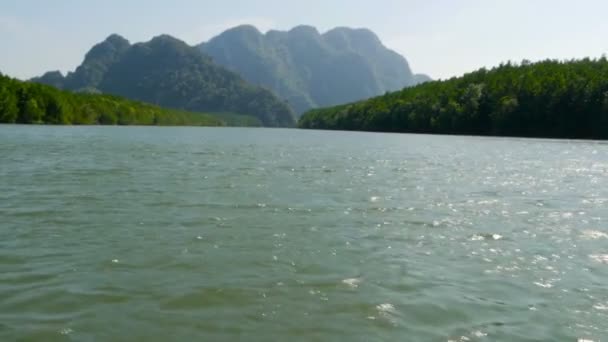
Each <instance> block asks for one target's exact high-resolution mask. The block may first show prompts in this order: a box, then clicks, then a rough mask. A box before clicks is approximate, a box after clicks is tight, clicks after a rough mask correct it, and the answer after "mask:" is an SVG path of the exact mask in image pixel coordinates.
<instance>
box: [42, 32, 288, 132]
mask: <svg viewBox="0 0 608 342" xmlns="http://www.w3.org/2000/svg"><path fill="white" fill-rule="evenodd" d="M60 76H61V77H60ZM32 81H35V82H40V83H45V84H50V85H53V86H56V87H60V88H63V89H66V90H75V91H86V92H101V93H106V94H113V95H120V96H124V97H127V98H130V99H134V100H139V101H144V102H149V103H153V104H156V105H160V106H163V107H169V108H176V109H182V110H188V111H197V112H222V113H237V114H243V115H250V116H254V117H256V118H258V119H259V120H260V121H261V122H262V123H263V124H264V125H266V126H293V125H294V123H295V116H294V113H293V111H292V110H291V109H290V107H289V106H288V105H287V104H286V103H285V102H284V101H282V100H280V99H279V98H277V97H276V96H275V95H274V94H273V93H272V92H271V91H269V90H267V89H264V88H262V87H260V86H256V85H253V84H250V83H248V82H247V81H245V80H244V79H243V78H242V77H241V76H239V75H238V74H236V73H234V72H232V71H229V70H227V69H226V68H224V67H222V66H220V65H218V64H215V63H214V62H213V61H212V59H211V58H210V57H208V56H206V55H204V54H203V53H201V51H200V50H199V49H197V48H195V47H191V46H188V45H187V44H186V43H184V42H182V41H180V40H178V39H176V38H173V37H171V36H167V35H162V36H158V37H156V38H154V39H152V40H151V41H149V42H145V43H138V44H133V45H131V44H130V43H129V42H128V41H127V40H126V39H124V38H122V37H120V36H118V35H111V36H110V37H108V38H107V39H106V40H105V41H104V42H102V43H100V44H97V45H95V46H94V47H93V48H92V49H91V51H90V52H89V53H87V55H86V57H85V60H84V62H83V63H82V65H80V66H79V67H78V68H77V69H76V70H75V71H74V72H71V73H69V74H68V75H67V76H66V77H63V79H62V75H61V74H60V73H57V72H51V73H47V74H45V75H44V76H42V77H40V78H35V79H32Z"/></svg>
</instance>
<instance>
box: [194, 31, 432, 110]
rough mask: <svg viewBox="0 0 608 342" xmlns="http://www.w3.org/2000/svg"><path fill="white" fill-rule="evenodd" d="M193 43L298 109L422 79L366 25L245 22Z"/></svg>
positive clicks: (352, 98) (349, 99)
mask: <svg viewBox="0 0 608 342" xmlns="http://www.w3.org/2000/svg"><path fill="white" fill-rule="evenodd" d="M199 48H200V49H201V50H202V51H203V52H205V53H206V54H208V55H210V56H211V57H212V58H213V60H214V61H215V62H216V63H219V64H221V65H223V66H225V67H227V68H229V69H231V70H233V71H235V72H238V73H239V74H241V75H242V76H243V77H244V78H245V79H246V80H248V81H249V82H251V83H254V84H258V85H262V86H265V87H268V88H269V89H271V90H273V91H274V92H275V93H276V94H277V95H279V96H280V97H281V98H283V99H285V100H286V101H287V102H288V103H289V104H290V105H291V106H292V107H293V108H294V109H295V110H296V111H297V112H298V113H303V112H305V111H307V110H309V109H311V108H316V107H324V106H331V105H337V104H342V103H348V102H352V101H356V100H362V99H366V98H370V97H373V96H377V95H380V94H384V93H385V92H387V91H394V90H399V89H402V88H404V87H407V86H412V85H415V84H418V83H420V82H423V81H426V80H427V78H425V77H423V76H418V75H414V74H413V73H412V71H411V69H410V67H409V64H408V62H407V60H406V59H405V58H404V57H402V56H401V55H399V54H398V53H396V52H394V51H392V50H390V49H388V48H386V47H385V46H384V45H383V44H382V42H381V41H380V39H379V38H378V37H377V36H376V34H374V33H373V32H372V31H370V30H367V29H351V28H346V27H339V28H335V29H333V30H330V31H328V32H326V33H323V34H321V33H319V32H318V31H317V29H315V28H314V27H311V26H298V27H295V28H293V29H291V30H290V31H286V32H285V31H275V30H272V31H269V32H267V33H266V34H263V33H261V32H260V31H259V30H258V29H256V28H255V27H253V26H250V25H244V26H239V27H235V28H233V29H230V30H227V31H225V32H224V33H222V34H220V35H219V36H217V37H215V38H213V39H211V40H210V41H209V42H207V43H202V44H200V45H199Z"/></svg>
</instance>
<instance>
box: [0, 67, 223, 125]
mask: <svg viewBox="0 0 608 342" xmlns="http://www.w3.org/2000/svg"><path fill="white" fill-rule="evenodd" d="M0 123H21V124H61V125H70V124H73V125H97V124H101V125H168V126H170V125H188V126H222V125H224V124H225V122H224V121H222V120H221V119H219V118H217V117H214V116H212V115H207V114H199V113H189V112H184V111H179V110H170V109H163V108H160V107H157V106H153V105H149V104H145V103H140V102H136V101H129V100H126V99H123V98H119V97H116V96H110V95H93V94H83V93H77V94H74V93H70V92H68V91H61V90H58V89H56V88H54V87H51V86H47V85H42V84H36V83H30V82H22V81H18V80H15V79H12V78H9V77H6V76H2V75H1V74H0Z"/></svg>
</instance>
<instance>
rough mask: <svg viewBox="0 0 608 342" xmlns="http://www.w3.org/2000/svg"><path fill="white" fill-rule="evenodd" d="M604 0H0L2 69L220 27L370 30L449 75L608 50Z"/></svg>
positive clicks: (38, 67) (56, 64)
mask: <svg viewBox="0 0 608 342" xmlns="http://www.w3.org/2000/svg"><path fill="white" fill-rule="evenodd" d="M607 17H608V1H605V0H578V1H566V0H426V1H425V0H374V1H372V0H365V1H361V0H306V1H290V0H282V1H279V0H249V1H245V0H216V1H210V0H171V1H169V0H164V1H161V0H103V1H101V0H98V1H93V0H52V1H47V0H2V1H1V2H0V42H1V44H2V51H1V52H0V72H2V73H4V74H8V75H11V76H14V77H19V78H29V77H32V76H35V75H39V74H41V73H43V72H44V71H48V70H62V71H67V70H73V69H74V68H75V67H76V66H77V65H78V64H80V62H81V61H82V58H83V56H84V54H85V53H86V52H87V51H88V49H89V48H90V47H91V46H92V45H93V44H95V43H97V42H99V41H101V40H103V39H104V38H105V37H107V36H108V35H109V34H111V33H118V34H121V35H123V36H124V37H125V38H127V39H129V40H130V41H131V42H138V41H145V40H148V39H150V38H152V37H153V36H156V35H158V34H161V33H168V34H171V35H174V36H176V37H178V38H180V39H183V40H185V41H186V42H188V43H191V44H194V43H199V42H201V41H205V40H207V39H209V38H210V37H212V36H214V35H216V34H218V33H220V32H221V31H223V30H224V29H226V28H229V27H232V26H235V25H238V24H245V23H248V24H253V25H256V26H258V27H259V28H260V29H261V30H268V29H270V28H273V29H289V28H291V27H293V26H296V25H299V24H308V25H313V26H316V27H318V28H319V29H320V30H321V31H325V30H328V29H330V28H333V27H335V26H352V27H367V28H370V29H372V30H373V31H375V32H376V33H377V34H378V35H379V36H380V39H382V41H383V42H384V43H385V45H387V46H388V47H390V48H392V49H394V50H396V51H397V52H399V53H401V54H403V55H404V56H405V57H406V58H407V59H408V60H409V62H410V64H411V66H412V68H413V69H414V71H415V72H423V73H427V74H429V75H431V76H433V77H435V78H447V77H450V76H454V75H460V74H462V73H464V72H467V71H472V70H474V69H477V68H479V67H482V66H493V65H497V64H499V63H500V62H501V61H506V60H517V61H519V60H522V59H530V60H538V59H543V58H560V59H563V58H573V57H585V56H595V57H599V56H601V55H602V54H603V53H606V52H608V20H607V19H606V18H607Z"/></svg>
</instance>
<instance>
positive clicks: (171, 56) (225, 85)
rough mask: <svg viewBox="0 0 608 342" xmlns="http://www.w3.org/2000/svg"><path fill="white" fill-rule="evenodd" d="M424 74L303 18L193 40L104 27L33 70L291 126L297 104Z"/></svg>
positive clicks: (80, 84) (173, 104) (371, 41)
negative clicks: (300, 22)
mask: <svg viewBox="0 0 608 342" xmlns="http://www.w3.org/2000/svg"><path fill="white" fill-rule="evenodd" d="M428 80H430V78H428V76H425V75H415V74H414V73H413V72H412V70H411V69H410V67H409V65H408V62H407V60H406V59H405V58H404V57H402V56H401V55H399V54H397V53H396V52H394V51H391V50H389V49H388V48H386V47H385V46H384V45H383V44H382V42H381V41H380V39H379V38H378V37H377V36H376V35H375V34H374V33H373V32H371V31H369V30H367V29H350V28H336V29H333V30H331V31H328V32H326V33H324V34H320V33H319V32H318V31H317V30H316V29H315V28H314V27H311V26H298V27H296V28H294V29H292V30H290V31H287V32H282V31H269V32H268V33H266V34H262V33H261V32H260V31H258V30H257V29H256V28H255V27H253V26H239V27H235V28H233V29H230V30H227V31H225V32H224V33H222V34H220V35H219V36H217V37H215V38H213V39H211V40H210V41H209V42H208V43H203V44H200V45H199V46H196V47H191V46H189V45H187V44H186V43H184V42H183V41H180V40H178V39H176V38H173V37H171V36H168V35H161V36H158V37H156V38H154V39H152V40H151V41H149V42H145V43H137V44H131V43H130V42H129V41H128V40H126V39H125V38H123V37H121V36H119V35H116V34H113V35H111V36H109V37H108V38H107V39H106V40H105V41H103V42H101V43H99V44H97V45H95V46H94V47H93V48H92V49H91V50H90V51H89V52H88V53H87V54H86V56H85V59H84V61H83V63H82V64H81V65H80V66H79V67H78V68H77V69H76V70H75V71H74V72H70V73H68V75H66V76H63V75H62V74H61V73H60V72H58V71H54V72H48V73H46V74H45V75H43V76H42V77H38V78H34V79H32V81H34V82H39V83H44V84H49V85H52V86H55V87H58V88H61V89H65V90H71V91H80V92H89V93H107V94H113V95H120V96H124V97H127V98H130V99H134V100H139V101H145V102H150V103H153V104H156V105H160V106H163V107H168V108H175V109H181V110H188V111H198V112H225V113H236V114H242V115H249V116H253V117H256V118H257V119H258V120H259V121H260V122H261V123H262V124H264V125H265V126H293V125H295V120H296V116H297V115H296V113H298V114H301V113H303V112H305V111H307V110H309V109H311V108H317V107H321V106H330V105H336V104H343V103H348V102H353V101H357V100H362V99H366V98H370V97H373V96H376V95H380V94H384V93H385V92H387V91H394V90H399V89H402V88H403V87H407V86H412V85H415V84H418V83H422V82H425V81H428Z"/></svg>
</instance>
